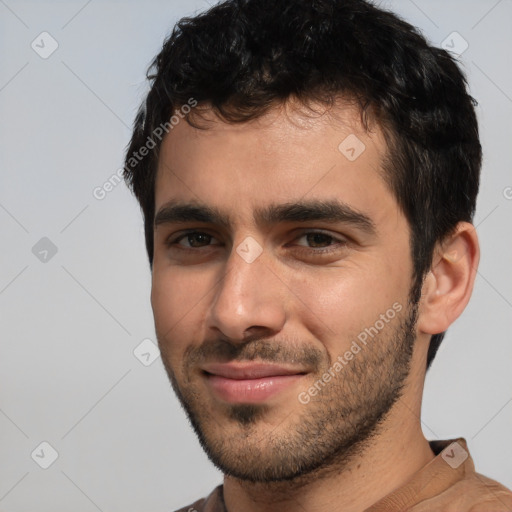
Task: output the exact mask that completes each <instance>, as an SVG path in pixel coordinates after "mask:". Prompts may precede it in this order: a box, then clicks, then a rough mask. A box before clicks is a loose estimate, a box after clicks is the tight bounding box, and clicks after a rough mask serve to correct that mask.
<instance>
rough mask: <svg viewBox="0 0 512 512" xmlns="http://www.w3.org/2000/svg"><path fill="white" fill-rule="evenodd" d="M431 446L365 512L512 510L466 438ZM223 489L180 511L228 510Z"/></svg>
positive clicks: (510, 499) (511, 495)
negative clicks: (418, 464) (427, 456)
mask: <svg viewBox="0 0 512 512" xmlns="http://www.w3.org/2000/svg"><path fill="white" fill-rule="evenodd" d="M430 447H431V448H432V451H433V452H434V453H435V455H436V457H435V458H434V459H433V460H431V461H430V462H429V463H428V464H427V465H426V466H424V467H423V468H421V469H420V470H419V471H417V472H416V473H415V474H414V475H412V477H411V478H410V480H408V482H407V483H406V484H405V485H403V486H402V487H400V488H398V489H395V490H394V491H393V492H391V493H390V494H388V495H387V496H385V497H384V498H382V499H381V500H379V501H378V502H377V503H375V504H374V505H372V506H371V507H370V508H367V509H366V510H365V511H364V512H406V511H407V512H442V511H445V510H450V511H454V512H455V511H456V512H512V492H511V491H510V490H509V489H507V488H506V487H504V486H503V485H501V484H499V483H498V482H496V481H495V480H491V479H490V478H487V477H485V476H483V475H481V474H479V473H476V472H475V465H474V464H473V459H472V458H471V455H470V454H469V451H468V447H467V443H466V440H465V439H464V438H462V437H460V438H458V439H450V440H447V441H430ZM222 491H223V488H222V485H219V486H218V487H216V488H215V489H214V490H213V492H212V493H211V494H210V495H209V496H208V497H207V498H203V499H200V500H198V501H196V502H195V503H193V504H192V505H189V506H188V507H184V508H182V509H180V510H178V511H176V512H227V510H226V507H225V505H224V499H223V493H222ZM448 505H450V508H447V506H448ZM229 512H243V511H238V510H237V511H234V510H230V511H229Z"/></svg>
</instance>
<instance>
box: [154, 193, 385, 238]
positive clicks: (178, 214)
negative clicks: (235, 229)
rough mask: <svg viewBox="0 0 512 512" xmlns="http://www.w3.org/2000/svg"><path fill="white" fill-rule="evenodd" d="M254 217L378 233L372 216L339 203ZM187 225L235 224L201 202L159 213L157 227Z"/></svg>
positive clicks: (301, 204) (305, 204)
mask: <svg viewBox="0 0 512 512" xmlns="http://www.w3.org/2000/svg"><path fill="white" fill-rule="evenodd" d="M253 218H254V220H255V222H256V224H258V225H260V226H270V225H273V224H278V223H284V222H309V221H323V222H329V223H333V224H334V223H345V224H350V225H353V226H354V227H356V228H359V229H360V230H361V231H363V232H365V233H367V234H368V235H375V234H376V232H377V230H376V227H375V223H374V222H373V221H372V219H371V218H370V217H369V216H368V215H366V214H365V213H363V212H360V211H358V210H356V209H354V208H352V207H351V206H349V205H348V204H346V203H343V202H341V201H338V200H330V201H321V200H308V201H305V200H301V201H297V202H290V203H282V204H271V205H269V206H265V207H263V208H256V209H255V212H254V217H253ZM186 222H204V223H207V224H215V225H218V226H221V227H224V228H226V229H229V228H230V227H231V225H232V220H231V217H230V216H229V215H228V214H226V213H223V212H222V211H221V210H219V209H218V208H215V207H212V206H208V205H206V204H201V203H197V202H193V203H184V202H180V201H176V200H172V201H169V202H168V203H166V204H164V205H163V206H162V207H161V208H160V209H159V210H158V212H157V214H156V215H155V220H154V227H155V228H156V227H157V226H160V225H162V224H170V223H186Z"/></svg>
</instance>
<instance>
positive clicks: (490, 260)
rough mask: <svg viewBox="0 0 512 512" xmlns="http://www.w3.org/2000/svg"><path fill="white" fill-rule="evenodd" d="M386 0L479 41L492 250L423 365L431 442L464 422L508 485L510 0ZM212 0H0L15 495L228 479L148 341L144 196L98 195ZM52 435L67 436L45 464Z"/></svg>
mask: <svg viewBox="0 0 512 512" xmlns="http://www.w3.org/2000/svg"><path fill="white" fill-rule="evenodd" d="M382 5H384V6H386V7H389V8H391V9H393V10H395V11H397V12H398V13H400V14H402V15H403V16H404V17H405V18H406V19H407V20H409V21H410V22H412V23H413V24H415V25H417V26H419V27H420V28H421V29H422V30H423V32H424V33H425V35H426V36H427V37H428V39H429V40H430V41H431V42H432V43H433V44H435V45H439V46H441V44H442V42H443V41H445V40H446V38H447V37H448V36H450V34H452V32H454V31H456V32H458V33H459V34H460V35H461V36H462V37H463V38H464V40H465V41H467V43H468V44H469V47H468V48H467V50H466V51H465V52H464V53H463V54H462V55H461V57H460V60H461V62H462V64H463V66H464V69H465V70H466V72H467V74H468V78H469V81H470V84H471V93H472V94H473V95H474V96H475V97H476V98H477V100H478V101H479V103H480V105H479V107H478V115H479V118H480V122H481V132H482V142H483V146H484V152H485V161H484V167H483V175H482V187H481V193H480V196H479V202H478V210H477V216H476V224H477V225H478V233H479V236H480V241H481V246H482V261H481V265H480V269H479V273H478V277H477V280H476V286H475V291H474V295H473V299H472V301H471V303H470V305H469V306H468V308H467V309H466V311H465V312H464V314H463V315H462V317H461V319H460V320H459V321H458V322H457V323H456V324H455V325H454V326H453V327H452V328H451V329H450V331H449V334H448V335H447V338H446V339H445V341H444V343H443V345H442V348H441V349H440V352H439V354H438V357H437V359H436V361H435V363H434V366H433V368H432V370H431V371H430V373H429V374H428V376H427V381H426V390H425V399H424V409H423V417H422V420H423V428H424V432H425V435H426V436H427V438H429V439H433V438H441V439H443V438H450V437H458V436H464V437H466V439H467V440H468V443H469V447H470V450H471V452H472V455H473V457H474V459H475V462H476V466H477V470H479V471H480V472H482V473H484V474H486V475H488V476H490V477H492V478H495V479H497V480H499V481H501V482H502V483H504V484H505V485H507V486H509V487H512V443H511V442H510V427H511V426H512V404H511V401H512V395H511V388H512V386H511V385H512V372H511V364H510V363H511V361H512V343H511V339H510V332H511V331H512V315H511V312H512V309H511V308H512V272H510V264H511V262H512V244H511V243H510V220H511V218H512V200H511V199H510V198H512V188H507V187H512V175H511V173H510V170H511V160H512V156H511V151H510V149H511V140H512V139H511V135H512V133H511V132H512V129H511V119H512V74H511V70H512V58H511V54H512V52H511V50H512V32H511V30H510V26H511V21H512V2H511V1H510V0H501V1H496V0H489V1H482V0H478V1H476V0H474V1H467V0H464V1H462V0H461V1H450V2H446V1H445V0H443V1H427V0H416V1H415V2H413V1H411V0H402V1H393V2H382ZM207 7H208V5H207V3H206V2H203V1H199V0H195V1H184V0H183V1H181V0H180V1H178V0H175V1H165V2H164V1H151V2H127V1H125V2H119V1H100V0H92V1H89V2H85V1H83V0H80V1H46V2H42V1H39V2H36V1H33V2H28V1H14V0H0V40H1V57H0V59H1V60H0V61H1V63H2V64H1V66H0V116H1V117H0V119H1V128H0V139H1V149H0V172H1V186H0V229H1V239H2V242H1V248H2V250H1V251H0V308H1V309H0V311H1V338H0V343H1V357H0V510H1V511H3V512H21V511H38V512H43V511H48V512H49V511H52V512H61V511H69V510H73V511H75V512H89V511H91V512H94V511H95V510H100V511H104V512H106V511H123V512H135V511H141V510H146V511H172V510H174V509H175V508H178V507H179V506H184V505H186V504H187V503H190V502H192V501H193V500H195V499H197V498H198V497H200V496H202V495H205V494H206V493H208V492H209V491H210V490H211V489H212V488H213V487H214V486H215V485H217V484H218V483H219V482H220V481H221V475H220V474H219V472H217V471H216V470H215V469H214V468H213V467H212V466H211V464H210V463H209V462H208V460H207V458H206V457H205V455H204V454H203V452H202V450H201V449H200V447H199V444H198V442H197V441H196V439H195V436H194V435H193V433H192V432H191V429H190V427H189V426H188V423H187V421H186V418H185V416H184V413H183V412H182V411H181V410H180V408H179V405H178V403H177V400H176V399H175V397H174V395H173V393H172V391H171V389H170V385H169V384H168V381H167V377H166V376H165V374H164V371H163V368H162V365H161V360H160V359H158V358H157V359H156V360H155V361H154V362H153V363H152V364H151V365H149V366H145V365H144V364H143V362H145V363H146V364H147V363H148V361H147V360H148V359H150V360H151V359H152V358H153V356H154V354H153V352H151V351H149V354H150V355H145V356H142V357H141V358H140V359H142V360H143V362H141V360H139V359H137V358H136V357H135V355H134V350H135V349H136V347H137V346H138V345H139V344H140V343H141V342H142V341H143V340H144V339H150V340H154V339H155V337H154V330H153V322H152V315H151V309H150V305H149V292H150V275H149V267H148V264H147V261H146V255H145V252H144V241H143V228H142V219H141V216H140V213H139V209H138V206H137V204H136V202H135V200H134V199H133V198H132V197H131V196H130V194H129V193H128V191H127V189H126V188H125V186H124V185H123V184H120V185H118V186H116V187H115V188H114V189H113V190H111V191H110V192H109V193H107V194H106V196H105V198H104V199H102V200H98V199H96V198H95V197H94V196H93V190H94V189H95V188H96V187H98V186H101V185H102V184H103V183H104V182H105V181H107V180H108V179H109V178H110V177H111V176H112V175H113V174H115V172H116V170H117V169H118V168H119V167H120V166H121V165H122V158H123V151H124V147H125V145H126V144H127V142H128V139H129V135H130V126H131V123H132V120H133V117H134V114H135V111H136V107H137V106H138V104H139V101H140V100H141V98H142V97H143V94H144V92H145V91H146V84H145V80H144V76H145V71H146V68H147V65H148V64H149V62H150V61H151V59H152V58H153V56H154V55H155V54H156V53H157V52H158V50H159V48H160V47H161V44H162V41H163V39H164V37H165V36H166V35H167V34H168V33H169V31H170V30H171V28H172V26H173V25H174V23H175V21H176V20H177V19H178V18H180V17H182V16H184V15H189V14H193V13H194V11H196V10H203V9H205V8H207ZM43 31H47V32H49V33H50V34H51V36H52V37H53V38H54V39H55V40H56V41H57V43H58V45H59V46H58V49H57V50H56V51H55V52H54V53H53V54H52V55H50V56H49V57H48V58H46V59H43V58H42V57H40V55H39V54H38V53H36V51H34V50H33V49H32V47H31V43H32V41H34V40H35V44H39V47H43V46H44V50H45V51H48V50H49V49H51V41H50V40H49V39H44V40H43V42H42V43H41V38H43V37H45V38H46V37H47V36H41V37H39V34H40V33H42V32H43ZM450 37H451V39H448V41H451V40H453V41H454V43H453V45H455V49H457V47H458V48H461V46H460V45H461V44H462V43H463V41H462V40H458V39H457V37H458V36H455V39H453V36H450ZM40 51H42V48H40ZM43 237H47V238H48V239H49V240H51V242H52V244H54V246H55V247H56V248H57V253H56V254H55V255H52V252H51V247H49V246H48V242H47V241H42V242H39V241H40V239H41V238H43ZM38 242H39V245H36V244H38ZM45 244H46V245H45ZM34 246H36V248H35V249H34V250H33V247H34ZM45 250H48V251H49V252H47V253H45V252H44V251H45ZM34 253H35V254H34ZM41 259H43V261H41ZM146 343H148V342H146ZM148 346H151V345H148ZM144 347H145V346H143V349H141V351H142V352H144V353H148V351H147V349H146V348H144ZM43 441H46V442H47V443H49V444H50V445H51V446H52V447H53V449H54V450H56V452H57V453H58V458H57V459H56V461H55V462H54V463H53V464H52V465H51V466H50V467H49V468H48V469H42V468H41V467H40V465H44V464H47V463H49V462H51V459H52V452H51V449H49V448H48V447H47V446H46V447H45V445H43V446H42V447H41V446H40V443H41V442H43ZM34 450H35V452H34ZM31 454H33V455H32V456H31Z"/></svg>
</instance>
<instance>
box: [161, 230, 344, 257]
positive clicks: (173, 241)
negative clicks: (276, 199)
mask: <svg viewBox="0 0 512 512" xmlns="http://www.w3.org/2000/svg"><path fill="white" fill-rule="evenodd" d="M190 235H206V236H208V237H210V238H215V237H214V236H213V235H210V234H209V233H206V232H204V231H188V232H186V233H183V234H181V235H179V236H178V237H176V238H174V239H168V240H167V241H166V246H167V247H169V248H171V247H172V246H177V245H178V243H179V242H180V241H181V240H183V239H184V238H186V237H188V236H190ZM307 235H324V236H325V237H327V238H328V239H331V240H332V241H334V242H337V243H336V244H332V245H329V246H327V247H321V248H314V247H303V246H299V248H298V251H299V252H309V253H311V252H313V253H314V254H328V253H331V252H334V251H335V250H339V249H340V248H342V247H345V246H346V245H347V244H348V241H347V240H342V239H339V238H336V237H334V236H333V235H330V234H328V233H324V232H323V231H315V230H313V231H304V232H302V233H301V234H300V235H299V236H297V237H296V238H295V239H294V240H298V239H300V238H303V237H305V236H307ZM205 247H209V246H205ZM179 249H180V250H181V251H186V252H197V251H198V250H201V249H203V247H198V248H193V247H179Z"/></svg>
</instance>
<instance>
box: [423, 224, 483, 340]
mask: <svg viewBox="0 0 512 512" xmlns="http://www.w3.org/2000/svg"><path fill="white" fill-rule="evenodd" d="M479 259H480V249H479V244H478V237H477V234H476V230H475V227H474V226H473V225H472V224H470V223H468V222H460V223H459V224H458V225H457V228H456V230H455V232H454V233H453V234H452V235H450V236H449V237H448V238H447V239H446V240H444V241H443V242H442V243H441V244H438V245H437V246H436V249H435V250H434V256H433V258H432V267H431V269H430V271H429V273H428V274H427V275H426V276H425V279H424V281H423V287H422V294H421V300H420V309H419V311H420V313H419V316H418V323H417V327H418V329H419V330H420V332H424V333H426V334H438V333H441V332H444V331H446V330H447V329H448V327H449V326H450V325H451V324H452V323H453V322H454V321H455V320H456V319H457V318H458V317H459V316H460V314H461V313H462V311H464V308H465V307H466V305H467V303H468V302H469V299H470V297H471V293H472V291H473V285H474V282H475V277H476V271H477V268H478V262H479Z"/></svg>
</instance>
